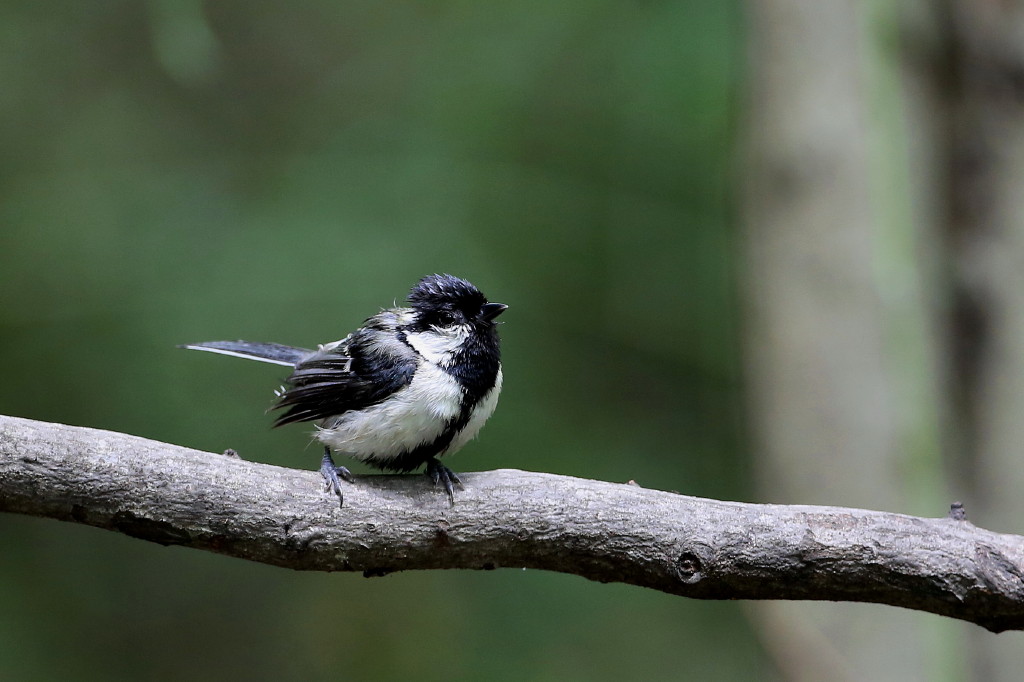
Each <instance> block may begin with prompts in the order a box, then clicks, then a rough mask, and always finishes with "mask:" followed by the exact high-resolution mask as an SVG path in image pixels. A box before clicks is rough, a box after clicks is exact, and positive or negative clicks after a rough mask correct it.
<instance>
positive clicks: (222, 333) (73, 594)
mask: <svg viewBox="0 0 1024 682" xmlns="http://www.w3.org/2000/svg"><path fill="white" fill-rule="evenodd" d="M740 28H741V27H740V12H739V6H738V3H736V2H719V1H717V0H694V1H691V2H635V3H617V2H607V1H603V0H588V2H578V1H573V0H570V1H568V2H561V3H546V2H531V1H527V2H526V3H519V4H504V5H503V4H497V3H469V2H456V1H449V2H434V3H384V4H382V3H377V2H345V3H335V2H307V3H302V4H301V5H299V6H296V5H285V4H274V3H261V2H258V3H242V2H237V1H234V2H232V1H222V2H217V3H198V2H184V1H183V2H170V1H168V0H152V1H151V2H148V3H147V2H129V1H122V2H106V3H80V2H71V1H68V0H65V1H64V2H52V3H46V4H45V5H40V4H37V3H29V2H8V3H3V4H2V5H0V45H2V47H3V54H4V55H5V59H4V60H3V61H2V62H0V89H2V91H3V92H4V97H3V98H0V145H2V150H3V153H2V154H0V278H2V280H0V281H2V282H3V286H2V287H0V350H2V353H3V354H2V357H4V358H6V362H5V366H4V375H5V390H4V391H3V392H2V394H0V412H2V413H4V414H12V415H18V416H24V417H32V418H36V419H43V420H52V421H58V422H64V423H70V424H79V425H86V426H93V427H99V428H106V429H112V430H117V431H124V432H128V433H133V434H138V435H142V436H146V437H150V438H154V439H159V440H165V441H168V442H173V443H178V444H182V445H188V446H193V447H197V448H202V449H206V450H211V451H218V450H223V449H225V448H227V447H233V448H235V449H237V450H238V451H239V452H240V453H242V455H243V456H244V457H245V458H247V459H253V460H258V461H265V462H272V463H275V464H279V465H284V466H295V467H301V468H308V469H313V468H315V467H316V465H317V463H318V455H317V452H316V449H315V448H313V447H309V446H307V445H306V443H307V441H308V438H307V436H306V435H305V434H304V433H303V432H302V429H300V428H285V429H280V430H275V431H271V430H270V429H269V421H270V420H269V418H268V417H267V416H265V415H264V414H263V410H264V409H265V408H266V407H267V406H268V405H269V404H270V402H271V399H272V394H271V390H272V389H273V388H274V387H275V386H276V383H277V382H278V381H279V380H280V379H281V378H282V376H283V375H282V373H281V372H280V371H278V370H276V369H274V368H270V367H266V366H262V365H260V366H256V365H251V364H246V363H243V362H240V361H237V362H236V361H232V360H230V359H225V358H219V357H213V356H209V357H208V356H204V355H199V354H189V353H185V352H182V351H178V350H176V349H175V348H174V345H175V344H177V343H182V342H188V341H199V340H208V339H220V338H249V339H254V340H274V341H280V342H283V343H292V344H296V345H313V344H315V343H317V342H325V341H329V340H333V339H336V338H340V337H341V336H342V335H344V334H345V333H347V332H348V331H350V330H351V329H352V328H353V327H355V326H356V325H357V324H358V323H359V322H360V321H361V320H362V319H363V318H365V317H366V316H368V315H370V314H372V313H374V312H375V311H376V310H377V309H378V308H380V307H382V306H386V305H390V304H392V303H393V302H394V301H395V300H398V301H401V300H402V299H403V297H404V295H405V293H406V292H407V291H408V288H409V286H411V285H412V283H413V282H414V281H415V280H416V279H417V278H418V277H420V276H422V275H424V274H426V273H429V272H452V273H455V274H458V275H460V276H463V277H466V278H468V279H470V280H471V281H473V282H475V283H476V284H477V285H478V286H480V288H481V289H483V290H484V291H485V292H486V293H487V294H488V295H489V296H490V297H491V299H492V300H498V301H502V302H505V303H508V304H509V305H510V306H511V307H510V310H509V312H508V313H506V315H505V316H504V317H503V320H504V321H505V322H506V324H505V325H504V326H503V327H502V335H503V343H504V359H505V367H506V383H505V390H504V393H503V395H502V401H501V405H500V407H499V409H498V411H497V413H496V415H495V417H494V418H493V419H492V420H491V422H490V423H489V424H488V425H487V427H486V428H485V429H484V430H483V432H482V435H481V438H480V439H478V440H477V441H476V442H474V443H473V444H471V445H470V446H469V447H467V448H466V449H465V450H464V451H463V452H462V453H460V454H459V455H457V456H455V458H454V459H453V460H451V461H450V462H449V465H450V466H452V467H453V468H454V469H455V470H457V471H467V470H483V469H492V468H499V467H516V468H523V469H533V470H540V471H550V472H557V473H565V474H572V475H577V476H583V477H588V478H599V479H608V480H616V481H626V480H629V479H635V480H637V481H638V482H639V483H640V484H641V485H644V486H647V487H653V488H662V489H672V490H679V491H683V492H686V493H689V494H697V495H705V496H714V497H732V498H737V497H739V498H742V497H744V495H745V494H746V491H747V489H748V481H747V475H746V470H745V465H746V461H745V460H744V459H743V458H742V456H741V454H740V450H741V448H740V446H741V429H740V407H739V385H738V367H737V365H738V359H737V348H736V339H735V337H736V329H735V327H736V324H737V315H736V305H735V300H734V299H735V292H734V285H733V277H732V262H731V258H732V257H733V254H732V248H731V247H732V239H733V235H732V231H731V215H730V213H731V210H732V209H731V205H732V196H731V192H732V188H731V179H730V161H729V152H730V145H731V137H732V134H733V119H734V117H735V115H736V106H735V101H734V100H735V97H736V94H737V79H738V76H739V49H740V41H741V35H740ZM356 468H357V470H358V467H356ZM0 533H2V537H3V538H4V551H3V552H2V553H0V603H2V604H3V605H4V608H2V609H0V669H2V670H4V671H5V677H8V678H9V679H53V678H56V677H58V676H60V677H65V678H71V679H76V680H89V679H103V680H108V679H138V678H145V679H154V680H160V679H182V678H185V677H188V678H194V679H211V678H222V677H224V676H226V675H229V676H231V677H247V678H253V679H279V678H282V677H289V678H293V677H298V676H302V677H303V678H304V679H337V678H339V677H341V678H346V677H352V678H372V679H397V678H410V677H415V678H417V679H453V678H454V679H458V678H475V679H490V680H502V679H510V680H511V679H517V680H519V679H531V680H548V679H551V680H554V679H580V678H586V679H622V678H627V677H628V678H633V679H639V678H644V679H652V680H653V679H679V678H683V677H692V676H697V677H698V678H702V677H708V676H713V677H714V678H716V679H728V678H737V679H749V678H750V677H751V676H752V675H754V674H755V673H756V672H757V671H758V669H759V668H760V667H762V666H764V665H765V663H764V660H763V658H762V655H761V654H760V653H759V650H758V648H757V645H756V643H755V641H754V639H753V636H752V634H751V632H750V630H749V626H748V625H747V623H746V622H745V620H744V618H743V615H742V613H741V612H740V610H739V609H738V608H737V607H736V606H735V605H733V604H725V603H700V602H694V601H687V600H683V599H678V598H674V597H668V596H665V595H661V594H657V593H654V592H647V591H643V590H640V589H637V588H630V587H625V586H621V585H596V584H592V583H588V582H586V581H584V580H582V579H579V578H575V577H572V576H562V575H555V574H544V573H537V572H525V571H514V570H504V571H496V572H493V573H467V572H458V573H431V574H405V575H402V574H399V575H393V576H389V577H387V578H385V579H378V580H365V579H363V578H362V577H360V576H358V575H319V574H311V575H305V574H298V573H290V572H287V571H282V570H280V569H274V568H270V567H266V566H259V565H253V564H248V563H245V562H242V561H238V560H231V559H226V558H223V557H219V556H215V555H209V554H203V553H199V552H195V551H188V550H182V549H179V548H162V547H157V546H155V545H148V544H144V543H141V542H139V541H136V540H132V539H129V538H125V537H119V536H115V535H112V534H109V533H105V532H101V531H97V530H93V529H89V528H84V527H73V526H70V525H65V524H57V523H54V522H48V521H42V520H37V519H27V518H20V517H14V516H5V517H0Z"/></svg>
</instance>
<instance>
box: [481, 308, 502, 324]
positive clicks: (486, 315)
mask: <svg viewBox="0 0 1024 682" xmlns="http://www.w3.org/2000/svg"><path fill="white" fill-rule="evenodd" d="M507 309H508V306H507V305H505V304H504V303H484V305H483V307H482V308H480V317H481V318H482V319H483V320H484V321H486V322H490V321H492V320H493V319H494V318H496V317H497V316H498V315H501V314H502V313H503V312H505V311H506V310H507Z"/></svg>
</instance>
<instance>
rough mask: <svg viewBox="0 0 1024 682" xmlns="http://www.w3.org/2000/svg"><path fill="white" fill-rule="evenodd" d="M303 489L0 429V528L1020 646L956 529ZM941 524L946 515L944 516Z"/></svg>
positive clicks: (254, 469) (318, 485) (636, 490)
mask: <svg viewBox="0 0 1024 682" xmlns="http://www.w3.org/2000/svg"><path fill="white" fill-rule="evenodd" d="M461 476H462V479H463V481H464V482H465V490H462V491H459V494H458V496H457V498H456V503H455V506H454V507H449V506H448V502H447V500H446V499H445V496H444V494H443V493H439V492H437V491H435V490H433V489H432V487H431V485H430V482H429V481H428V480H427V478H426V477H424V476H360V477H358V479H357V483H356V484H354V485H351V486H347V487H346V488H345V507H344V508H343V509H339V508H338V506H337V499H336V498H334V497H332V496H331V495H329V494H327V493H326V492H324V491H323V484H322V481H321V479H320V476H319V474H317V473H316V472H310V471H299V470H296V469H284V468H281V467H276V466H270V465H267V464H257V463H254V462H247V461H243V460H240V459H235V458H232V457H227V456H223V455H215V454H211V453H207V452H200V451H197V450H190V449H187V448H183V447H178V446H175V445H168V444H165V443H159V442H156V441H151V440H146V439H144V438H138V437H135V436H129V435H125V434H121V433H113V432H109V431H99V430H95V429H88V428H82V427H73V426H63V425H60V424H50V423H45V422H38V421H31V420H27V419H18V418H14V417H4V416H0V511H8V512H15V513H19V514H28V515H32V516H44V517H50V518H55V519H60V520H62V521H75V522H77V523H84V524H87V525H90V526H96V527H98V528H106V529H108V530H113V531H117V532H120V533H124V534H126V535H130V536H132V537H136V538H141V539H143V540H149V541H152V542H157V543H160V544H164V545H183V546H186V547H195V548H198V549H205V550H209V551H213V552H218V553H220V554H226V555H229V556H235V557H240V558H243V559H249V560H251V561H260V562H263V563H268V564H274V565H276V566H283V567H287V568H293V569H302V570H321V571H362V572H363V573H364V575H367V576H377V575H385V574H387V573H390V572H393V571H402V570H411V569H436V568H476V569H491V568H498V567H516V568H519V567H522V568H539V569H545V570H551V571H561V572H564V573H573V574H576V575H580V576H583V577H586V578H590V579H591V580H598V581H601V582H624V583H629V584H632V585H640V586H643V587H650V588H653V589H656V590H661V591H663V592H667V593H669V594H677V595H682V596H686V597H695V598H700V599H819V600H826V599H827V600H835V601H862V602H875V603H879V604H890V605H893V606H902V607H905V608H910V609H918V610H922V611H930V612H932V613H937V614H941V615H944V616H950V617H952V618H959V619H962V620H966V621H970V622H972V623H976V624H978V625H981V626H982V627H985V628H987V629H989V630H992V631H994V632H1000V631H1003V630H1020V629H1024V537H1019V536H1015V535H1001V534H997V533H992V532H990V531H986V530H983V529H981V528H977V527H976V526H974V525H972V524H971V523H969V522H968V521H966V520H963V519H958V518H952V517H948V518H935V519H930V518H918V517H913V516H905V515H902V514H889V513H883V512H875V511H867V510H862V509H845V508H839V507H811V506H783V505H762V504H743V503H739V502H721V501H717V500H707V499H700V498H694V497H686V496H684V495H677V494H673V493H667V492H661V491H657V490H648V489H644V488H640V487H638V486H635V485H621V484H614V483H605V482H601V481H589V480H584V479H578V478H571V477H568V476H555V475H551V474H539V473H531V472H525V471H515V470H499V471H488V472H480V473H465V474H461ZM952 516H953V517H955V516H957V515H956V514H953V515H952Z"/></svg>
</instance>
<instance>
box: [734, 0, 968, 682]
mask: <svg viewBox="0 0 1024 682" xmlns="http://www.w3.org/2000/svg"><path fill="white" fill-rule="evenodd" d="M900 9H901V6H900V5H899V3H892V4H891V5H890V4H887V3H883V2H879V3H870V2H851V1H846V2H842V1H839V0H830V1H828V2H818V1H816V0H759V1H758V2H752V3H749V17H750V22H749V26H750V33H749V35H750V44H749V50H750V53H749V64H750V73H749V82H750V84H751V85H750V93H749V101H748V105H749V106H748V107H747V109H748V119H747V121H746V125H747V130H746V144H747V149H746V152H747V153H746V155H745V158H744V171H745V174H746V189H747V191H746V198H745V233H744V246H745V248H746V250H747V253H746V261H745V262H746V271H745V273H744V278H745V284H744V288H745V293H746V299H747V303H748V307H747V313H748V317H747V320H746V340H745V343H746V357H747V377H748V386H749V399H750V409H751V423H752V428H753V442H754V446H755V447H754V451H755V455H756V467H757V470H756V474H757V479H758V485H759V489H760V493H761V496H762V497H761V499H762V500H763V501H770V502H780V503H810V504H839V505H853V506H867V507H870V508H877V509H886V510H893V511H902V512H908V513H921V514H923V515H940V514H941V513H942V511H943V509H944V507H945V506H946V505H948V503H949V502H950V501H951V498H950V497H949V496H948V493H947V490H946V489H945V487H944V485H943V483H942V475H941V473H942V462H941V456H942V454H943V453H941V452H940V444H941V443H942V442H944V440H946V439H945V438H944V436H945V435H946V434H944V433H942V432H941V427H940V425H941V424H945V423H948V419H944V418H943V417H944V416H945V415H948V412H949V408H948V406H947V402H946V400H945V399H944V397H943V396H944V395H945V394H946V392H945V391H944V390H942V387H944V386H946V385H947V384H948V380H947V377H946V373H945V371H944V367H945V364H944V363H943V362H942V361H941V360H942V358H945V357H947V355H948V354H947V353H946V351H945V345H944V342H943V339H944V338H946V337H945V336H944V335H943V334H942V333H940V330H941V329H942V321H943V319H944V315H943V308H942V305H941V303H942V298H941V297H940V296H935V295H934V294H935V293H936V292H940V291H941V287H939V286H937V283H936V273H937V272H938V268H936V263H937V256H938V245H939V244H940V243H941V239H940V237H941V231H942V229H943V226H942V222H941V221H939V220H936V219H935V216H936V214H937V213H938V212H939V210H938V209H937V208H936V205H937V203H938V202H939V199H938V198H937V197H941V196H942V192H941V190H940V189H938V188H939V186H940V185H941V181H942V174H941V173H940V172H935V170H934V169H935V164H934V161H933V157H936V156H941V152H933V151H932V150H931V148H930V147H929V146H928V145H925V146H924V147H922V146H921V145H920V144H918V143H919V142H921V141H922V140H925V141H927V142H928V143H929V144H930V143H931V142H932V141H933V139H934V136H933V135H930V134H929V133H928V131H929V129H930V127H931V126H934V125H936V123H935V122H934V121H932V120H931V117H930V115H926V112H929V111H930V110H931V108H930V107H929V106H921V105H919V104H918V103H915V104H914V105H909V104H908V105H907V108H906V109H904V102H903V100H904V99H905V98H908V97H910V96H911V95H909V94H908V93H907V91H905V90H903V89H901V85H900V78H901V75H905V74H900V72H899V71H898V68H899V55H898V53H897V52H896V51H895V48H896V46H897V44H898V42H897V41H896V38H897V36H898V24H897V22H898V17H897V16H896V12H897V11H899V10H900ZM903 9H904V10H905V9H906V8H905V7H903ZM921 96H922V97H927V96H929V95H928V91H927V89H925V91H923V92H922V93H921ZM918 114H920V115H921V116H922V118H921V120H920V121H914V120H911V119H908V118H905V117H904V116H905V115H906V116H908V117H913V116H915V115H918ZM911 142H913V143H914V146H913V147H911ZM911 149H913V150H914V151H913V152H912V153H910V150H911ZM912 169H913V170H912ZM912 207H913V208H912ZM969 508H970V506H968V509H969ZM754 610H755V611H754V612H755V613H756V620H757V621H758V625H759V629H760V631H761V632H762V634H763V637H764V640H765V642H766V645H767V646H768V648H769V650H770V651H772V652H773V654H774V655H775V658H776V660H777V661H778V663H779V667H780V670H781V671H782V673H783V675H784V676H785V677H787V678H788V679H800V680H802V679H806V680H819V679H833V680H842V679H849V680H862V679H871V680H910V679H942V678H943V677H944V676H945V675H953V676H955V675H956V669H955V666H956V665H957V661H958V660H962V658H963V657H962V656H960V655H959V653H958V650H957V640H956V638H955V637H954V636H952V633H955V632H956V630H955V627H956V626H952V627H950V626H945V625H942V624H939V623H937V622H935V621H928V620H927V619H925V618H921V617H919V616H917V615H914V614H911V613H905V612H899V611H886V612H882V611H881V610H878V609H873V608H870V607H857V606H838V605H811V604H792V603H776V604H767V605H757V606H755V607H754Z"/></svg>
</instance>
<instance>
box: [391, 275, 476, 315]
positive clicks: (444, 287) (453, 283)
mask: <svg viewBox="0 0 1024 682" xmlns="http://www.w3.org/2000/svg"><path fill="white" fill-rule="evenodd" d="M409 303H410V304H412V307H413V308H414V309H416V310H430V309H432V308H438V307H441V306H446V305H447V306H452V307H454V308H458V309H459V310H464V311H467V312H468V311H473V312H477V311H479V310H480V308H481V307H482V306H483V305H484V304H485V303H487V298H486V297H484V295H483V294H482V293H480V290H479V289H477V288H476V287H475V286H473V285H472V284H470V283H469V282H467V281H466V280H464V279H460V278H458V277H455V276H454V275H427V276H426V277H424V278H423V279H421V280H420V281H419V282H417V283H416V286H414V287H413V288H412V291H410V292H409Z"/></svg>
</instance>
